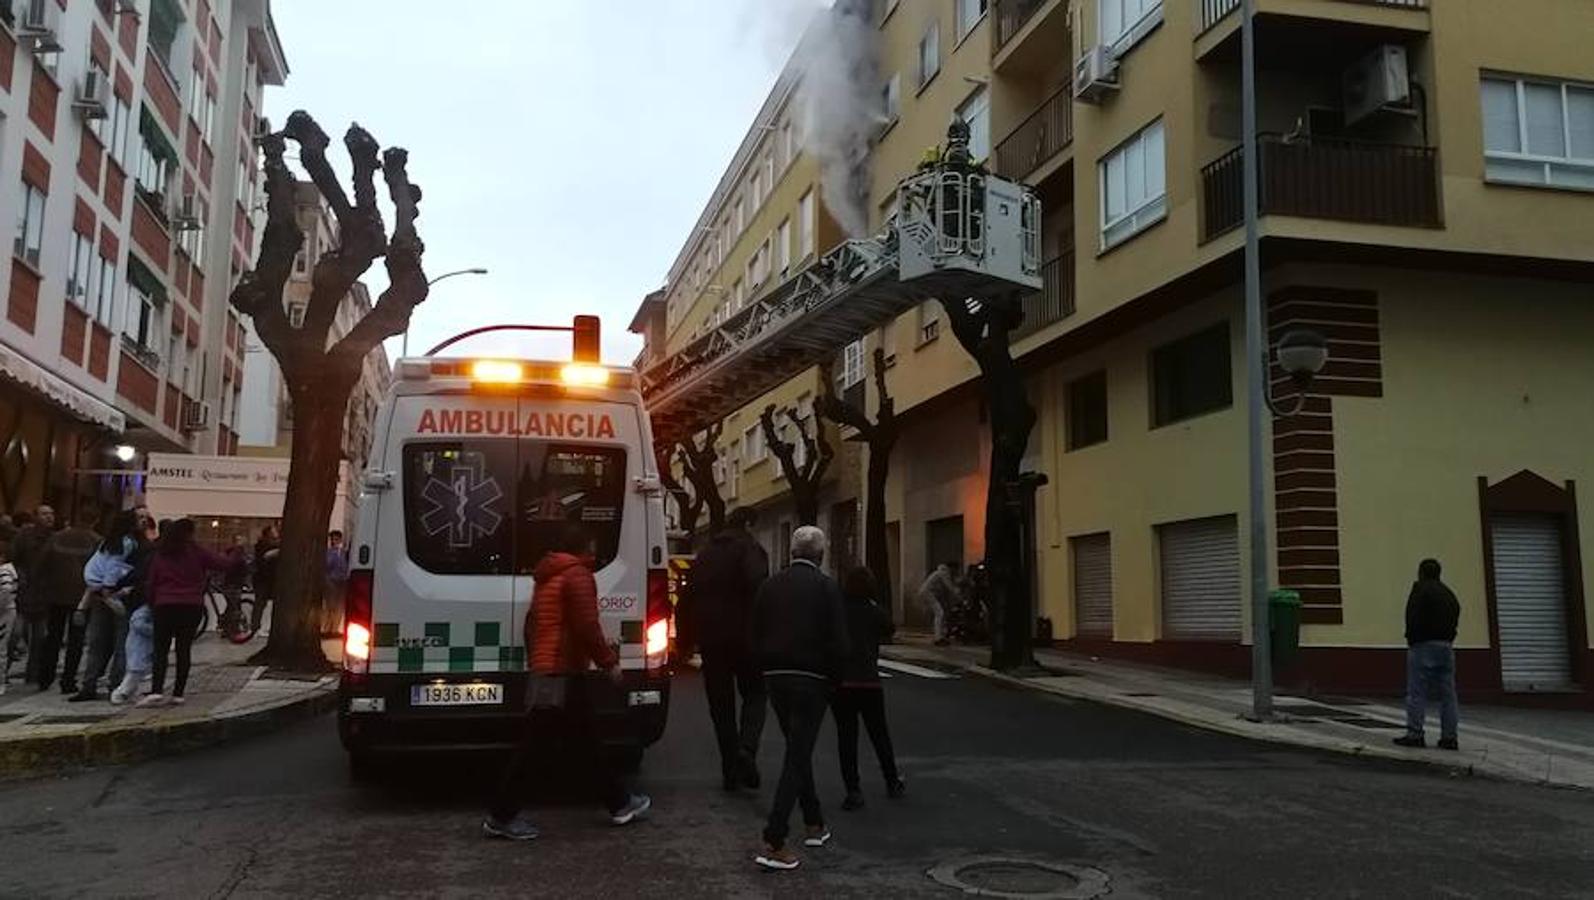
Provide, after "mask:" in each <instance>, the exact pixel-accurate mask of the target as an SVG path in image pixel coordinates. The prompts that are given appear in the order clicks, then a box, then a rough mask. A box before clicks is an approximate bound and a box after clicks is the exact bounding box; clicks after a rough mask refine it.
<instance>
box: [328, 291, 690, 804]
mask: <svg viewBox="0 0 1594 900" xmlns="http://www.w3.org/2000/svg"><path fill="white" fill-rule="evenodd" d="M518 327H525V326H518ZM561 330H572V331H574V332H576V341H575V343H576V347H577V352H576V354H575V358H576V360H577V361H576V362H572V363H561V362H534V361H526V360H506V359H476V358H469V357H448V358H444V357H439V356H428V357H424V358H414V359H402V360H400V361H399V362H398V364H397V365H396V367H395V378H394V383H393V386H392V388H391V389H390V390H389V392H388V395H387V397H386V398H385V400H384V401H383V404H382V407H381V410H380V412H379V413H378V416H377V421H376V427H375V436H374V438H373V442H372V448H371V454H370V469H369V470H368V471H367V473H366V474H365V477H364V495H363V497H362V500H361V503H360V512H359V524H358V526H357V528H356V529H355V532H354V540H353V542H352V543H351V544H350V565H351V572H350V577H349V586H348V593H347V601H346V609H347V625H346V627H345V634H344V663H343V673H342V678H341V683H340V689H339V693H340V697H339V710H338V731H339V735H340V737H341V739H342V741H343V746H344V748H345V749H346V750H347V751H348V753H349V758H350V763H351V766H352V767H353V771H355V773H356V774H359V773H361V772H362V771H363V770H365V769H367V768H368V767H369V764H370V762H371V760H372V759H373V758H374V757H375V756H377V755H379V754H386V753H391V752H395V751H408V750H418V749H464V748H478V747H495V746H509V745H511V744H513V742H514V741H515V740H517V739H518V738H519V736H520V734H521V731H520V729H519V727H518V726H519V723H520V721H521V720H522V717H523V715H524V709H525V685H526V662H527V659H526V656H527V648H526V644H525V641H524V638H523V631H524V625H525V621H526V613H527V610H528V608H529V606H530V602H531V598H532V592H533V589H534V587H535V585H534V584H533V578H532V572H533V570H534V569H535V568H536V565H537V562H538V560H539V559H540V558H541V557H542V556H543V554H544V553H545V552H546V550H547V544H548V541H549V539H550V538H551V537H552V534H553V531H554V529H555V527H556V526H558V525H560V524H561V523H566V522H578V523H580V524H581V525H582V526H584V527H585V528H586V529H588V537H589V538H590V540H591V541H592V543H593V545H594V546H595V547H596V560H595V566H594V569H593V571H594V574H595V577H596V580H597V585H598V597H599V616H600V619H601V621H602V624H603V630H604V634H605V636H606V637H608V638H609V639H610V641H611V642H614V643H616V644H618V645H619V648H620V666H621V669H622V670H623V676H624V677H623V679H622V683H621V684H619V685H618V686H616V685H615V684H614V683H613V682H611V681H609V680H607V679H601V678H597V679H593V681H594V685H595V690H598V691H600V696H599V698H598V699H597V702H596V705H597V707H598V708H599V710H600V713H599V718H600V722H599V734H600V737H601V738H602V740H603V741H604V743H605V745H606V746H607V747H608V748H609V749H610V751H611V752H614V753H616V754H617V755H618V756H620V758H622V759H625V760H627V761H628V762H630V763H631V764H633V765H634V764H636V763H639V762H640V759H641V754H642V751H643V749H644V748H646V747H647V746H648V745H650V744H652V743H654V742H655V741H657V740H658V739H659V737H660V735H662V734H663V731H664V723H665V719H666V716H667V714H668V710H669V690H670V679H669V669H668V665H669V662H668V660H669V643H670V640H669V633H670V628H671V624H672V623H671V621H670V619H671V613H672V610H671V608H670V602H669V594H668V573H667V568H666V567H667V561H666V556H665V538H666V536H665V520H664V505H663V494H662V491H661V490H660V487H659V478H658V472H657V471H656V469H655V466H656V463H655V458H654V454H653V442H652V434H651V430H650V427H649V422H648V417H647V414H646V413H645V412H644V411H643V408H642V398H641V394H640V393H639V392H638V389H637V386H636V375H635V373H634V372H633V371H631V370H629V369H625V368H617V367H604V366H600V365H597V364H596V362H595V360H596V359H597V320H596V319H595V318H592V317H577V324H576V327H575V328H573V329H561ZM468 334H474V332H471V333H468Z"/></svg>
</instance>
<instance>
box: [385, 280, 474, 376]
mask: <svg viewBox="0 0 1594 900" xmlns="http://www.w3.org/2000/svg"><path fill="white" fill-rule="evenodd" d="M486 274H487V270H486V269H483V268H480V267H477V268H472V269H456V270H455V271H452V272H444V273H443V274H441V275H439V276H437V277H436V278H433V279H432V280H430V281H428V282H426V286H427V287H431V286H432V285H434V284H436V283H438V282H439V281H442V280H443V279H445V278H453V277H454V276H455V275H486ZM414 317H415V313H414V312H413V311H412V312H411V313H410V318H411V319H413V318H414ZM409 355H410V326H409V325H408V324H406V325H405V326H404V342H403V344H402V345H401V346H400V348H399V356H400V357H401V358H402V357H405V356H409Z"/></svg>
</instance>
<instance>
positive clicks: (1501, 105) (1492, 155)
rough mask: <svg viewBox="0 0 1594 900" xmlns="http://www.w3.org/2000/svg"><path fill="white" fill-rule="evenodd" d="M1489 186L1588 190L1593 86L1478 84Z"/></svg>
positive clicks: (1593, 176) (1592, 168)
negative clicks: (1481, 102) (1481, 87)
mask: <svg viewBox="0 0 1594 900" xmlns="http://www.w3.org/2000/svg"><path fill="white" fill-rule="evenodd" d="M1483 149H1484V157H1485V161H1484V173H1485V177H1487V178H1488V179H1489V180H1490V181H1501V182H1508V183H1512V184H1542V185H1550V186H1554V187H1572V188H1583V189H1588V190H1594V85H1587V84H1573V83H1567V82H1555V81H1530V80H1525V79H1516V78H1499V77H1489V78H1485V79H1483Z"/></svg>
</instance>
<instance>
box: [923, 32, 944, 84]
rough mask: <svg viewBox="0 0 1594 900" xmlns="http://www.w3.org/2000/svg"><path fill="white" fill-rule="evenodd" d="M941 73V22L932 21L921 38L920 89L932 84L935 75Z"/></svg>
mask: <svg viewBox="0 0 1594 900" xmlns="http://www.w3.org/2000/svg"><path fill="white" fill-rule="evenodd" d="M939 71H941V22H940V21H939V20H936V21H932V22H931V23H930V27H929V29H928V30H927V31H925V32H924V37H922V38H919V87H921V88H922V87H924V86H925V85H927V84H929V83H930V79H932V78H934V77H935V73H937V72H939Z"/></svg>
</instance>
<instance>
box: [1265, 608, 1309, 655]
mask: <svg viewBox="0 0 1594 900" xmlns="http://www.w3.org/2000/svg"><path fill="white" fill-rule="evenodd" d="M1267 605H1268V614H1269V617H1270V619H1271V620H1272V626H1273V627H1272V634H1271V637H1272V640H1273V667H1274V668H1275V669H1283V668H1287V667H1289V666H1292V665H1294V664H1295V662H1296V660H1298V659H1300V657H1301V595H1300V594H1299V593H1297V592H1295V591H1291V590H1277V591H1273V592H1271V593H1269V594H1268V595H1267Z"/></svg>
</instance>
